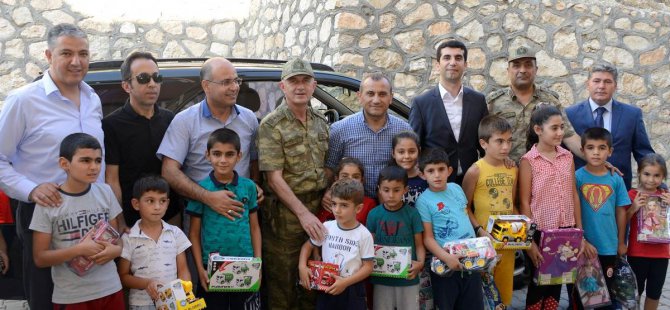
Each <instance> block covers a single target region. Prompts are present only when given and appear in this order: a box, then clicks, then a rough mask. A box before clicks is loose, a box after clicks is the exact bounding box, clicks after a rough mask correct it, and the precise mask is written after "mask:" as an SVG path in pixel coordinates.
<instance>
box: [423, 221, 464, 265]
mask: <svg viewBox="0 0 670 310" xmlns="http://www.w3.org/2000/svg"><path fill="white" fill-rule="evenodd" d="M423 243H424V245H425V246H426V249H428V251H430V252H431V253H433V255H434V256H435V257H437V258H438V259H439V260H441V261H443V262H444V263H445V264H447V266H449V269H451V270H461V262H460V261H459V260H458V259H459V258H460V257H459V256H457V255H452V254H449V253H447V251H445V250H444V249H443V248H442V247H441V246H439V245H438V244H437V241H436V240H435V235H434V234H433V223H431V222H423Z"/></svg>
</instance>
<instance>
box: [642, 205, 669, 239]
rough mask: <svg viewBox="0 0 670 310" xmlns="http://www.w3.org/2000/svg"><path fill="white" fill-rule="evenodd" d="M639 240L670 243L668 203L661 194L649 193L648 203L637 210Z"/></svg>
mask: <svg viewBox="0 0 670 310" xmlns="http://www.w3.org/2000/svg"><path fill="white" fill-rule="evenodd" d="M637 212H638V213H637V220H638V222H637V240H638V241H639V242H644V243H670V227H669V226H668V205H667V204H665V203H663V200H661V196H660V195H649V196H648V197H647V204H646V205H644V206H642V207H640V210H639V211H637Z"/></svg>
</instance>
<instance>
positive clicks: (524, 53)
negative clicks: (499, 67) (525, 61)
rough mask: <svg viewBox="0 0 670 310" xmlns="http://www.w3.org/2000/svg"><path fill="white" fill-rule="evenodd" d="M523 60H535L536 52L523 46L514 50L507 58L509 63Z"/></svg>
mask: <svg viewBox="0 0 670 310" xmlns="http://www.w3.org/2000/svg"><path fill="white" fill-rule="evenodd" d="M521 58H533V59H535V50H533V49H532V48H530V47H528V46H525V45H522V46H519V47H517V48H515V49H513V50H512V51H511V52H510V53H509V56H508V57H507V62H510V61H514V60H517V59H521Z"/></svg>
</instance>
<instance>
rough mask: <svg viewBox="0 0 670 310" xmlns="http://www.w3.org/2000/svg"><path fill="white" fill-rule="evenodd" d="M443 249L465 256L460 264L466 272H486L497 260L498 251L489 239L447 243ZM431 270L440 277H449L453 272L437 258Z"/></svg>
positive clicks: (471, 239)
mask: <svg viewBox="0 0 670 310" xmlns="http://www.w3.org/2000/svg"><path fill="white" fill-rule="evenodd" d="M443 248H444V250H445V251H447V253H449V254H455V255H461V256H463V257H462V258H461V259H460V262H461V265H462V267H463V270H466V271H484V270H486V269H487V268H488V266H489V265H490V264H491V263H492V262H494V261H495V258H496V250H495V249H494V248H493V244H491V239H489V238H488V237H480V238H470V239H462V240H456V241H450V242H446V243H445V244H444V246H443ZM430 269H431V270H432V271H433V272H434V273H435V274H437V275H440V276H448V275H450V274H451V273H452V272H453V270H450V269H449V267H448V266H447V264H445V263H444V262H443V261H441V260H439V259H438V258H437V257H433V260H432V261H431V263H430Z"/></svg>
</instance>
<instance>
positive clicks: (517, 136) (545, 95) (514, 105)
mask: <svg viewBox="0 0 670 310" xmlns="http://www.w3.org/2000/svg"><path fill="white" fill-rule="evenodd" d="M533 88H534V91H533V96H532V98H531V100H530V102H529V103H528V104H527V105H525V106H524V105H523V104H521V102H519V101H518V99H517V97H516V95H515V94H514V91H512V88H511V87H507V88H504V89H500V90H497V91H494V92H493V93H491V94H489V95H488V96H486V103H487V104H488V106H489V113H491V114H493V115H498V116H500V117H502V118H504V119H506V120H507V121H508V122H509V123H510V125H512V138H513V139H514V142H513V144H512V149H511V150H510V153H509V157H510V158H511V159H512V160H514V161H516V162H519V159H520V158H521V156H522V155H523V154H524V153H526V132H527V131H528V124H529V123H530V115H531V114H532V113H533V111H535V108H536V107H537V106H538V105H542V104H551V105H553V106H555V107H557V108H558V109H559V110H560V111H561V115H562V116H563V122H564V123H565V134H564V137H566V138H567V137H570V136H572V135H574V134H575V130H574V129H573V128H572V125H571V124H570V121H569V120H568V117H567V116H566V114H565V111H564V110H563V108H562V107H561V104H560V102H559V101H558V94H557V93H555V92H553V91H551V90H549V89H547V88H545V87H541V86H537V85H533Z"/></svg>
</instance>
